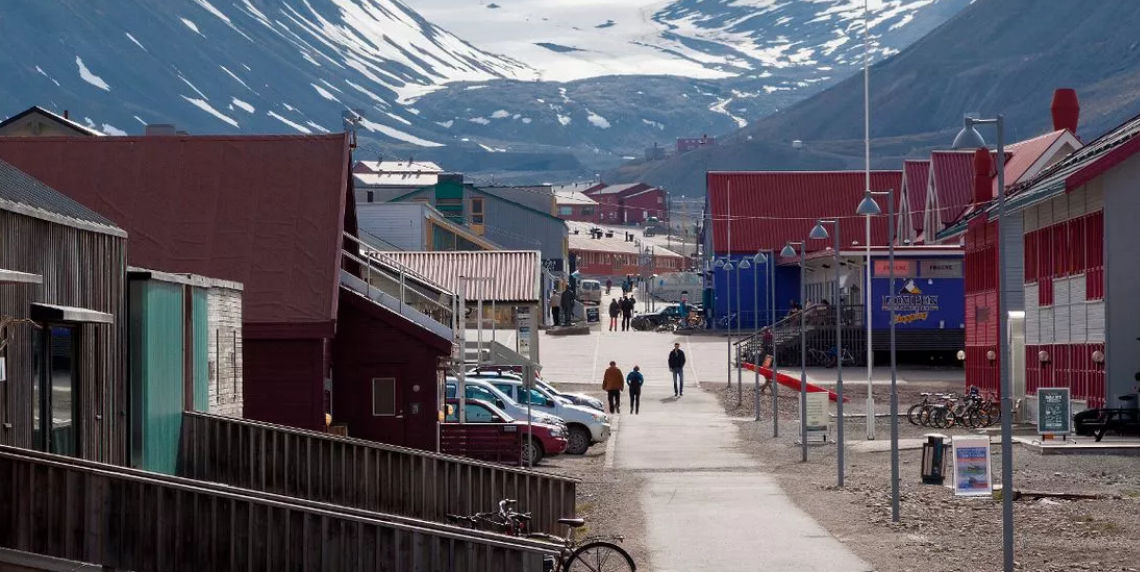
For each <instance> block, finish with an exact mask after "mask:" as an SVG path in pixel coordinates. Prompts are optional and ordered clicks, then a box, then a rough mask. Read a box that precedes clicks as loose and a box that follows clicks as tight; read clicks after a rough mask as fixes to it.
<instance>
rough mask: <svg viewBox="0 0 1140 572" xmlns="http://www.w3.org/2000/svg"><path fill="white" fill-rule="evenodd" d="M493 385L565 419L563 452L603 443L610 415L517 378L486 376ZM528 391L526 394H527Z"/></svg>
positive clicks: (580, 449) (608, 431)
mask: <svg viewBox="0 0 1140 572" xmlns="http://www.w3.org/2000/svg"><path fill="white" fill-rule="evenodd" d="M487 381H489V382H491V384H493V385H494V386H495V387H496V388H497V389H499V390H500V391H502V392H503V393H506V394H507V395H509V396H510V397H511V398H512V399H514V400H515V401H516V402H519V403H526V402H527V400H528V399H529V400H530V403H531V407H532V408H534V409H538V410H539V411H542V412H545V413H549V414H551V415H557V416H558V417H561V418H562V420H563V421H565V422H566V428H567V429H568V430H569V432H570V437H569V439H568V441H569V442H568V443H567V444H566V452H567V453H570V454H571V455H581V454H582V453H585V452H586V449H589V448H590V445H593V444H595V443H605V442H606V439H609V438H610V418H609V417H607V416H606V414H605V413H599V412H597V411H594V410H593V409H590V408H588V407H582V406H580V405H572V404H570V403H568V402H566V401H564V400H562V399H559V398H557V397H555V396H554V395H553V394H551V393H549V392H547V391H546V390H544V389H542V388H541V387H532V388H529V389H528V388H526V387H524V386H523V382H522V380H520V379H511V378H509V377H501V378H498V379H488V380H487ZM528 391H529V397H528Z"/></svg>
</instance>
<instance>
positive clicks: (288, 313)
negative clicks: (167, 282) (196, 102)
mask: <svg viewBox="0 0 1140 572" xmlns="http://www.w3.org/2000/svg"><path fill="white" fill-rule="evenodd" d="M0 158H3V159H5V160H7V161H9V162H11V163H12V164H13V165H16V166H18V167H20V168H21V169H24V170H25V171H27V172H28V173H30V174H32V175H34V176H36V177H39V178H40V179H41V180H43V181H44V182H45V183H46V184H48V185H51V186H52V187H54V188H56V189H58V190H59V191H60V192H63V193H66V194H68V195H69V196H71V197H72V198H73V199H75V200H77V201H79V202H81V203H83V204H84V205H86V206H87V207H89V208H92V209H94V210H96V211H98V212H100V213H103V214H104V215H106V216H109V217H111V218H113V219H115V220H116V221H117V222H118V223H119V224H120V225H122V226H123V228H125V229H126V230H127V231H128V232H129V233H130V240H131V242H130V248H129V249H128V263H129V264H131V265H132V266H141V267H145V268H153V269H155V270H161V271H165V272H175V273H192V274H200V275H203V276H210V277H212V278H220V279H224V280H232V281H236V282H241V283H242V284H244V285H245V292H244V300H243V319H244V321H245V322H246V323H258V324H267V325H268V324H308V325H316V324H330V323H332V321H333V320H335V318H336V303H337V289H338V287H339V280H340V275H339V273H340V260H341V257H340V253H341V244H342V240H343V238H342V231H345V230H347V231H348V232H349V233H352V234H355V232H356V228H355V226H356V223H355V211H354V210H353V208H354V203H352V202H351V198H350V191H351V179H350V177H349V172H348V170H349V159H350V156H349V148H348V140H347V138H346V137H345V135H344V134H334V135H317V136H309V135H306V136H209V137H207V136H162V137H44V138H31V137H27V138H4V137H0ZM346 227H349V228H346Z"/></svg>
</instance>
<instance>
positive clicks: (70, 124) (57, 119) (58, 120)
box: [0, 105, 103, 136]
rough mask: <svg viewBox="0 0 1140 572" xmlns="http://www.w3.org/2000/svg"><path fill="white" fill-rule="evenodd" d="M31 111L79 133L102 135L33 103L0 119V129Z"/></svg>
mask: <svg viewBox="0 0 1140 572" xmlns="http://www.w3.org/2000/svg"><path fill="white" fill-rule="evenodd" d="M33 113H35V114H37V115H42V116H44V118H45V119H50V120H52V121H54V122H56V123H58V124H60V125H62V126H64V127H67V128H68V129H74V130H76V131H79V132H80V133H83V134H85V135H95V136H98V135H103V134H102V133H100V132H98V131H96V130H94V129H92V128H90V127H87V126H86V125H82V124H79V123H76V122H74V121H72V120H70V119H68V118H66V117H64V116H62V115H59V114H57V113H55V112H52V111H48V110H46V109H44V108H42V107H40V106H38V105H33V106H31V107H29V108H27V109H25V110H23V111H21V112H19V113H17V114H15V115H13V116H12V117H9V118H8V119H5V120H4V121H0V129H3V128H5V127H7V126H8V125H11V124H12V123H15V122H17V121H19V120H20V119H22V118H24V117H25V116H28V115H31V114H33Z"/></svg>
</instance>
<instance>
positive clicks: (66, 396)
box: [32, 325, 81, 457]
mask: <svg viewBox="0 0 1140 572" xmlns="http://www.w3.org/2000/svg"><path fill="white" fill-rule="evenodd" d="M78 334H79V330H78V328H76V327H74V326H61V325H49V326H47V327H45V328H44V329H43V332H42V334H41V335H39V336H36V338H35V339H36V340H37V342H36V343H35V348H34V355H35V362H36V363H35V365H36V367H35V374H36V375H35V380H36V382H35V384H34V385H33V388H32V392H33V400H32V442H33V446H34V447H35V448H36V449H39V450H41V451H47V452H49V453H56V454H60V455H69V456H73V457H77V456H79V452H80V442H79V441H80V438H79V437H80V436H79V426H80V425H79V423H80V421H81V419H80V414H79V412H80V409H81V408H80V398H81V396H80V394H79V365H78V363H77V356H78V353H77V351H76V349H77V348H78V347H79V335H78Z"/></svg>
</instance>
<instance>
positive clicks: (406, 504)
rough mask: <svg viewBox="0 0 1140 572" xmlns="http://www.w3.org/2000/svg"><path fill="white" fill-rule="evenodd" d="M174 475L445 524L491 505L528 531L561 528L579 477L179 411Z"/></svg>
mask: <svg viewBox="0 0 1140 572" xmlns="http://www.w3.org/2000/svg"><path fill="white" fill-rule="evenodd" d="M178 474H179V475H180V476H184V477H189V478H193V479H200V480H205V481H214V482H218V483H224V484H227V485H232V486H235V487H242V488H247V489H253V490H257V491H266V492H270V493H275V494H281V495H287V496H291V497H299V498H303V499H308V500H313V501H319V502H327V503H333V504H337V505H343V506H349V507H356V508H361V509H364V510H369V511H375V512H382V513H390V514H398V515H403V516H408V517H412V518H419V519H424V520H432V521H436V522H444V521H445V520H446V515H447V513H454V514H471V513H474V512H481V511H490V510H494V509H495V508H497V506H498V502H499V500H501V499H504V498H512V499H517V500H518V501H519V504H518V510H521V511H530V512H531V513H532V516H533V521H532V522H531V529H532V530H535V531H542V532H549V533H552V534H565V532H566V530H565V527H564V526H562V525H559V524H558V519H559V518H562V517H572V516H574V515H575V508H576V507H575V501H576V494H577V483H578V481H576V480H575V479H571V478H567V477H562V476H558V475H551V474H547V473H542V472H538V471H528V470H525V469H518V468H513V467H505V466H501V465H495V464H491V463H483V462H479V461H474V460H471V459H466V458H463V457H454V456H449V455H441V454H437V453H430V452H425V451H419V450H416V449H407V448H403V447H396V446H392V445H384V444H381V443H376V442H373V441H365V440H361V439H353V438H349V437H340V436H336V435H331V434H328V433H319V432H315V431H307V430H303V429H295V428H292V427H285V426H281V425H274V424H271V423H264V422H259V421H250V420H246V419H234V418H229V417H219V416H216V415H209V414H205V413H198V412H187V413H184V414H183V422H182V441H181V447H180V451H179V461H178Z"/></svg>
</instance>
